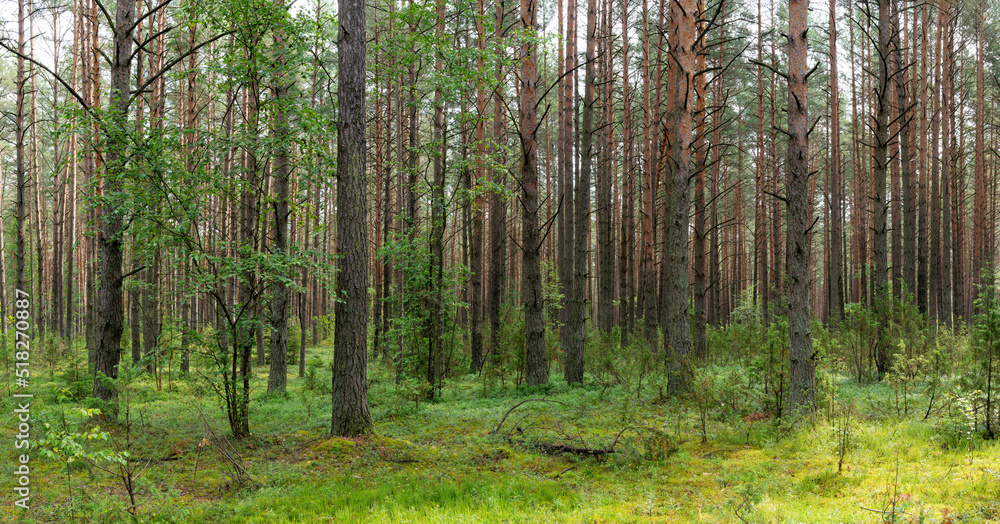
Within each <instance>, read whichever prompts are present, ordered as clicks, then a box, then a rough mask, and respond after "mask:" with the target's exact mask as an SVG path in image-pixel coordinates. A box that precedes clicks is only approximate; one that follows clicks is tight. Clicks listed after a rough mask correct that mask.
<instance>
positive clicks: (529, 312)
mask: <svg viewBox="0 0 1000 524" xmlns="http://www.w3.org/2000/svg"><path fill="white" fill-rule="evenodd" d="M536 10H537V4H536V3H535V0H521V27H522V28H523V30H525V31H527V32H528V33H529V34H531V35H532V36H533V35H534V32H535V31H536V29H537V28H536ZM536 53H537V45H536V43H535V41H534V39H533V37H532V38H528V39H525V41H524V42H523V43H522V44H521V82H520V96H519V97H518V99H519V101H518V114H519V117H520V122H519V124H520V127H521V180H520V183H521V206H522V207H521V213H522V215H521V262H522V264H523V267H522V269H521V285H522V289H521V293H522V296H521V300H522V304H523V305H524V330H525V334H524V352H525V354H524V363H525V370H524V376H525V381H526V382H527V383H528V385H532V386H535V385H539V384H545V383H548V381H549V366H548V358H547V357H546V353H545V319H544V317H543V307H544V299H543V297H542V272H541V261H540V255H541V237H540V235H539V229H538V208H539V201H538V150H537V146H538V141H537V138H536V127H537V115H536V108H535V102H536V99H537V97H538V95H537V92H536V89H537V85H536V84H537V82H538V69H537V65H536V60H537V59H536Z"/></svg>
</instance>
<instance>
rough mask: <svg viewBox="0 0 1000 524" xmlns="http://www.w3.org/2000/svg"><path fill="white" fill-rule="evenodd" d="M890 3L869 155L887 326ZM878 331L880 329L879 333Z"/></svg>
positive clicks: (875, 286)
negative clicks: (872, 140) (873, 133)
mask: <svg viewBox="0 0 1000 524" xmlns="http://www.w3.org/2000/svg"><path fill="white" fill-rule="evenodd" d="M891 20H892V18H891V13H890V9H889V0H879V3H878V56H879V59H878V63H877V64H876V67H877V68H878V69H877V72H876V74H877V78H876V85H875V96H876V101H875V118H874V120H875V122H874V123H875V126H874V127H875V147H874V150H873V152H872V161H873V165H874V170H873V172H872V176H873V177H874V179H873V183H872V197H871V198H872V204H873V205H874V208H875V216H874V223H873V227H874V229H873V231H872V243H873V244H874V259H873V260H872V266H873V267H872V272H873V278H872V299H873V301H874V303H875V310H876V315H877V316H878V319H879V322H880V324H884V323H887V321H888V318H889V317H888V314H889V295H888V292H889V268H888V266H889V259H888V251H887V249H888V222H887V219H888V214H889V202H888V200H887V199H886V177H887V176H888V174H889V164H888V151H889V109H890V107H889V75H890V71H889V69H890V66H891V58H892V57H891V56H890V54H891V53H892V47H891V45H892V41H891V38H892V22H891ZM880 331H881V329H880ZM881 338H882V337H881V336H880V340H879V341H878V342H877V345H876V350H875V351H876V354H875V355H874V357H875V366H876V368H877V369H878V373H879V376H882V375H884V374H885V373H887V372H888V371H889V368H888V366H889V347H888V345H887V344H886V343H885V342H886V341H884V340H881Z"/></svg>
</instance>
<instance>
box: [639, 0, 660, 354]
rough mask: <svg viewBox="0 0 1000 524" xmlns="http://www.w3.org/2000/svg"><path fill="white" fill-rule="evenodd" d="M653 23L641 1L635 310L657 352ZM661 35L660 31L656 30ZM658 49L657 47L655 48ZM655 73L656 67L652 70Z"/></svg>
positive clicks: (651, 347)
mask: <svg viewBox="0 0 1000 524" xmlns="http://www.w3.org/2000/svg"><path fill="white" fill-rule="evenodd" d="M652 25H653V24H651V23H650V21H649V1H648V0H643V1H642V27H643V33H642V69H643V80H642V81H643V102H642V107H643V119H644V122H643V139H642V143H643V160H644V167H643V173H642V222H641V225H640V227H641V237H642V244H641V246H640V250H639V257H640V268H639V272H640V276H639V281H640V282H641V286H642V292H641V293H640V294H639V301H640V303H639V310H640V311H641V312H642V317H643V331H644V333H643V335H644V338H645V339H646V347H647V348H649V350H651V351H656V350H658V349H659V331H658V329H657V320H658V317H659V315H658V314H657V296H656V282H657V279H656V192H657V190H658V187H659V183H660V182H659V170H658V165H659V164H658V162H657V159H656V152H657V150H658V148H657V146H656V140H657V135H658V132H657V128H658V126H659V119H658V118H655V117H654V113H657V111H656V110H655V109H654V107H653V104H654V103H655V104H656V105H657V107H659V103H660V102H659V97H657V98H656V100H655V102H654V100H653V85H654V84H655V85H656V86H657V88H656V91H657V93H658V92H659V84H660V83H661V82H660V76H659V74H657V75H656V76H655V78H656V80H655V82H654V80H653V79H654V73H653V67H652V66H651V62H652V61H653V57H652V54H651V51H650V46H651V43H650V33H651V31H652V29H651V26H652ZM657 33H659V34H660V35H661V39H662V32H661V31H657ZM657 47H658V48H659V47H661V46H657ZM656 70H657V72H658V71H659V64H657V67H656Z"/></svg>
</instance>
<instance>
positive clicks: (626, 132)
mask: <svg viewBox="0 0 1000 524" xmlns="http://www.w3.org/2000/svg"><path fill="white" fill-rule="evenodd" d="M628 7H629V6H628V2H622V144H623V146H624V149H625V151H624V158H623V160H622V162H623V163H622V179H623V181H622V185H623V186H624V187H623V188H622V198H621V217H622V221H621V252H620V254H619V257H618V259H619V262H618V300H619V314H618V326H619V329H620V331H621V345H622V346H625V344H626V343H627V342H628V337H629V335H630V334H631V333H632V328H633V326H634V325H635V256H634V253H635V167H636V166H635V143H634V139H633V137H632V90H631V87H630V85H629V33H628V28H629V11H628Z"/></svg>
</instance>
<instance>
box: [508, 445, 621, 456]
mask: <svg viewBox="0 0 1000 524" xmlns="http://www.w3.org/2000/svg"><path fill="white" fill-rule="evenodd" d="M528 445H531V446H534V447H536V448H538V449H539V450H541V451H543V452H545V453H548V454H549V455H562V454H565V453H571V454H573V455H580V456H585V457H603V456H604V455H607V454H609V453H614V452H615V450H614V448H581V447H577V446H570V445H569V444H555V443H552V442H541V441H538V442H532V443H528Z"/></svg>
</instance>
